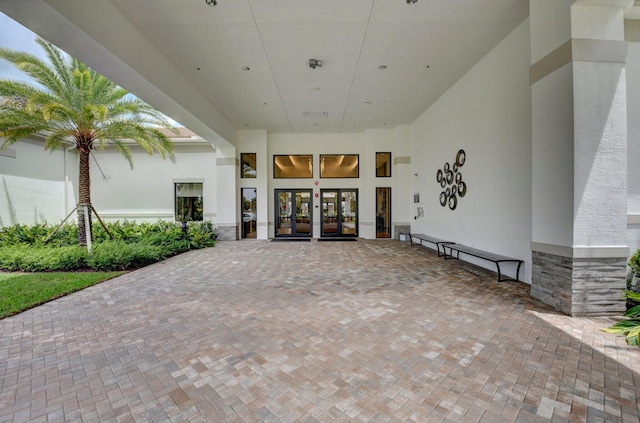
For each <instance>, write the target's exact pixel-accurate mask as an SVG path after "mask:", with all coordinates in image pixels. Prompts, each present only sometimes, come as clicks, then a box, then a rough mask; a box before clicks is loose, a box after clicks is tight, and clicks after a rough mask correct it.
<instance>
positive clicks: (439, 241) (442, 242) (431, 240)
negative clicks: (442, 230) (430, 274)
mask: <svg viewBox="0 0 640 423" xmlns="http://www.w3.org/2000/svg"><path fill="white" fill-rule="evenodd" d="M404 235H406V236H408V237H409V241H411V245H413V244H414V242H413V238H416V239H419V240H420V245H422V241H426V242H428V243H431V244H434V245H435V246H436V250H437V251H438V257H442V256H444V255H445V251H444V245H446V244H455V243H454V242H453V241H447V240H446V239H440V238H436V237H434V236H429V235H425V234H404ZM416 244H418V242H416ZM441 246H442V247H443V248H442V253H441V252H440V247H441Z"/></svg>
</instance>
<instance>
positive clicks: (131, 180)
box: [91, 144, 217, 222]
mask: <svg viewBox="0 0 640 423" xmlns="http://www.w3.org/2000/svg"><path fill="white" fill-rule="evenodd" d="M133 152H134V157H133V169H131V168H130V166H129V163H128V162H127V160H126V159H125V158H124V157H122V155H121V154H120V153H119V152H117V151H115V150H113V149H106V150H104V151H100V150H96V151H94V155H95V157H96V160H97V162H98V164H99V167H100V168H101V169H102V172H104V174H105V175H106V178H107V179H104V178H103V176H102V173H101V172H100V169H99V168H98V166H97V165H96V163H95V161H93V160H92V161H91V197H92V202H93V206H94V208H95V209H96V211H97V212H98V213H99V214H100V216H101V217H102V218H104V219H105V220H123V219H128V220H135V221H156V220H157V219H164V220H173V219H174V208H175V204H174V199H175V197H174V183H175V182H202V184H203V213H204V219H205V220H212V221H214V222H215V221H216V210H217V178H216V153H215V151H214V149H213V147H211V146H210V145H206V144H205V145H198V146H192V145H188V146H184V145H179V144H178V145H176V146H175V149H174V153H175V158H176V160H175V163H174V162H171V161H170V160H169V159H166V160H162V158H161V156H160V155H158V154H154V155H152V156H150V155H148V154H146V153H145V152H143V151H142V150H140V149H137V148H134V149H133Z"/></svg>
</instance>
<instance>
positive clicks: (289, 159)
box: [273, 154, 313, 178]
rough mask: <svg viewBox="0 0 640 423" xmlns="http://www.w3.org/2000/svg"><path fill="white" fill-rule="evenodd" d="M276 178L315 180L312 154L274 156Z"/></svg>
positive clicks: (274, 175)
mask: <svg viewBox="0 0 640 423" xmlns="http://www.w3.org/2000/svg"><path fill="white" fill-rule="evenodd" d="M273 177H274V178H313V156H312V155H311V154H298V155H291V154H289V155H277V154H275V155H274V156H273Z"/></svg>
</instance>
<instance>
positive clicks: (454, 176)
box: [436, 149, 467, 210]
mask: <svg viewBox="0 0 640 423" xmlns="http://www.w3.org/2000/svg"><path fill="white" fill-rule="evenodd" d="M466 161H467V155H466V153H465V152H464V150H462V149H461V150H458V153H457V154H456V161H455V162H454V163H453V165H451V164H450V163H448V162H447V163H445V164H444V166H443V168H442V169H438V171H437V172H436V181H437V182H438V183H439V184H440V187H441V188H442V189H443V190H444V191H442V192H441V193H440V205H441V206H442V207H447V205H448V206H449V209H451V210H455V209H456V207H458V197H460V198H462V197H464V196H465V195H466V194H467V184H466V183H465V182H464V181H463V180H462V173H460V168H462V166H464V163H465V162H466Z"/></svg>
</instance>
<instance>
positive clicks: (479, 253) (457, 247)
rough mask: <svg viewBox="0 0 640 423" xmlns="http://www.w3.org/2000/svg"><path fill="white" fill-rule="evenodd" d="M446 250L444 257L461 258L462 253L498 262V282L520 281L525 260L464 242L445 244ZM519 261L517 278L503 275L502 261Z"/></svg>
mask: <svg viewBox="0 0 640 423" xmlns="http://www.w3.org/2000/svg"><path fill="white" fill-rule="evenodd" d="M442 247H443V250H444V258H445V260H446V259H450V258H455V259H460V253H464V254H468V255H470V256H474V257H478V258H481V259H484V260H488V261H492V262H494V263H495V264H496V268H497V269H498V282H504V281H518V280H520V267H521V266H522V263H524V260H520V259H517V258H513V257H507V256H503V255H500V254H495V253H491V252H489V251H484V250H480V249H478V248H473V247H469V246H468V245H463V244H445V245H443V246H442ZM447 249H449V253H448V254H447ZM454 251H455V252H456V255H455V257H454V256H453V252H454ZM509 262H511V263H518V268H517V271H516V278H515V279H513V278H510V277H506V278H503V277H502V272H501V270H500V263H509Z"/></svg>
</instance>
